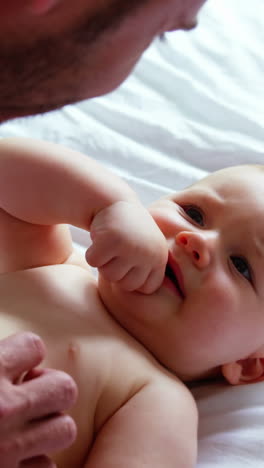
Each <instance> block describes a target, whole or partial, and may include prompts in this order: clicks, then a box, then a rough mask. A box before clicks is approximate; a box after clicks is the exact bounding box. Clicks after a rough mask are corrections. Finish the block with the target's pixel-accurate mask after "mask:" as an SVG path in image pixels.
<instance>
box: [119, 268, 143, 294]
mask: <svg viewBox="0 0 264 468" xmlns="http://www.w3.org/2000/svg"><path fill="white" fill-rule="evenodd" d="M147 277H148V270H146V269H143V268H142V267H133V268H131V269H130V270H129V271H128V272H127V274H126V275H125V276H124V277H123V278H122V279H121V280H120V281H119V282H118V284H119V286H120V287H121V288H122V289H124V290H126V291H135V290H138V289H140V288H141V286H142V285H144V284H145V281H146V278H147Z"/></svg>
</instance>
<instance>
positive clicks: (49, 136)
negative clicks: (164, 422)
mask: <svg viewBox="0 0 264 468" xmlns="http://www.w3.org/2000/svg"><path fill="white" fill-rule="evenodd" d="M199 18H200V21H199V27H198V28H197V29H196V30H193V31H192V32H188V33H186V32H180V31H179V32H173V33H170V34H167V35H166V36H165V38H164V39H163V40H157V41H156V42H155V43H153V45H152V46H151V47H150V48H149V49H148V50H147V51H146V53H145V54H144V56H143V58H142V59H141V61H140V63H139V64H138V65H137V67H136V69H135V70H134V72H133V74H132V75H131V76H130V77H129V79H128V80H127V81H126V82H125V83H124V84H123V85H122V86H121V87H120V88H119V89H118V90H117V91H115V92H113V93H111V94H109V95H107V96H103V97H101V98H97V99H94V100H90V101H84V102H82V103H79V104H76V105H71V106H67V107H65V108H64V109H62V110H60V111H56V112H51V113H49V114H46V115H43V116H37V117H34V118H27V119H19V120H14V121H11V122H8V123H6V124H3V125H2V126H1V127H0V137H4V136H31V137H35V138H43V139H46V140H50V141H55V142H60V143H63V144H65V145H68V146H70V147H72V148H74V149H77V150H80V151H82V152H84V153H87V154H89V155H91V156H92V157H94V158H96V159H97V160H100V161H101V162H102V163H103V164H105V165H106V166H108V167H109V168H110V169H111V170H113V171H115V172H117V173H118V174H119V175H120V176H122V177H124V178H125V179H126V180H127V181H128V182H129V183H130V184H131V185H132V186H133V188H134V189H135V190H136V191H137V192H138V194H139V195H140V197H141V199H142V201H143V203H145V204H148V203H149V202H151V201H152V200H154V199H156V198H157V197H160V196H162V195H163V194H165V193H168V192H169V191H174V190H177V189H180V188H182V187H184V186H186V185H187V184H190V183H191V182H193V181H195V180H197V179H199V178H200V177H201V176H203V175H205V174H207V173H209V172H211V171H214V170H216V169H218V168H221V167H225V166H231V165H235V164H241V163H264V145H263V140H264V138H263V137H264V87H263V76H264V55H263V44H264V27H263V21H264V20H263V18H264V2H263V1H262V0H250V1H248V0H221V1H219V0H209V1H208V2H207V4H206V5H205V7H204V8H203V10H202V12H201V13H200V17H199ZM263 206H264V203H263ZM72 235H73V239H74V241H75V244H76V246H77V247H78V248H80V249H83V250H84V248H85V246H86V245H88V242H89V241H88V237H87V235H86V233H84V232H82V231H80V230H78V229H74V228H73V229H72ZM192 391H193V394H194V396H195V398H196V401H197V404H198V408H199V412H200V425H199V457H198V462H197V467H198V468H208V467H210V468H212V467H215V468H217V467H221V468H230V467H231V466H232V467H233V468H243V467H249V466H252V467H254V468H263V466H264V443H263V439H264V382H263V383H259V384H253V385H249V386H241V387H236V388H232V387H228V386H227V385H225V384H223V383H214V384H210V385H207V384H203V385H199V386H196V387H195V388H194V389H193V390H192Z"/></svg>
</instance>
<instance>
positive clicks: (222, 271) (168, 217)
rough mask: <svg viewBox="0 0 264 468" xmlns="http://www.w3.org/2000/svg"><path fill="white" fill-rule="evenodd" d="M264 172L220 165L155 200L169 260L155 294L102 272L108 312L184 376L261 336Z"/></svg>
mask: <svg viewBox="0 0 264 468" xmlns="http://www.w3.org/2000/svg"><path fill="white" fill-rule="evenodd" d="M263 181H264V172H263V171H260V170H258V169H256V168H251V169H250V170H249V169H248V168H247V169H245V168H244V167H240V168H232V169H227V170H223V171H219V172H218V173H215V174H213V175H211V176H210V177H208V178H206V179H204V180H202V181H201V182H199V183H197V184H194V185H193V186H191V187H189V188H187V189H186V190H184V191H182V192H179V193H176V194H174V195H172V196H169V197H167V198H164V199H162V200H160V201H158V202H156V203H154V204H153V205H152V206H151V208H150V211H151V214H152V216H153V217H154V219H155V221H156V222H157V224H158V226H159V227H160V229H161V231H162V232H163V234H164V236H165V237H166V239H167V243H168V249H169V261H168V266H167V272H166V275H165V278H164V282H163V284H162V286H161V288H160V289H159V290H158V291H156V292H155V293H154V294H152V295H149V296H147V295H143V294H140V293H135V292H134V293H127V292H124V291H122V290H121V289H120V288H119V287H118V285H117V284H110V285H109V284H107V283H106V282H105V281H103V280H102V278H100V283H99V286H100V289H101V294H102V297H103V300H104V301H105V303H106V305H107V307H108V308H109V310H110V311H111V313H112V314H113V315H114V316H115V317H116V318H117V320H118V321H119V322H120V323H121V325H123V326H124V327H125V328H126V329H127V330H128V331H129V332H131V333H132V334H133V335H134V336H135V337H136V338H137V339H138V340H139V341H140V342H142V343H143V345H145V346H146V348H147V349H149V350H150V351H151V352H152V353H153V354H154V355H155V356H156V357H157V359H158V360H159V361H160V362H161V363H162V364H164V365H165V366H166V367H168V368H170V369H171V370H173V371H175V372H176V374H177V375H178V376H179V377H181V378H182V379H187V380H188V379H194V378H199V377H201V376H205V375H206V374H207V373H208V372H211V371H217V369H219V367H220V366H221V365H223V364H226V363H231V362H235V361H236V360H239V359H242V358H246V357H248V356H249V355H250V354H252V353H253V352H255V351H256V350H258V349H259V348H260V347H261V346H262V345H263V336H264V286H263V285H264V259H263V256H264V215H263V200H264V189H263V186H264V184H263Z"/></svg>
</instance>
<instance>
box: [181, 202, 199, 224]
mask: <svg viewBox="0 0 264 468" xmlns="http://www.w3.org/2000/svg"><path fill="white" fill-rule="evenodd" d="M182 209H183V210H184V211H185V213H186V214H187V216H189V218H191V219H192V220H193V221H194V222H195V223H196V224H199V226H204V216H203V213H202V212H201V210H200V209H199V208H197V207H196V206H191V205H189V206H183V207H182Z"/></svg>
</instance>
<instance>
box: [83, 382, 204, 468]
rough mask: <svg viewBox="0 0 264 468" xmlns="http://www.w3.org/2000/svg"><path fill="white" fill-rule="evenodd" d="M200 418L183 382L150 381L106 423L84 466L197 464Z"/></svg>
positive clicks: (188, 467)
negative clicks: (198, 421) (164, 382)
mask: <svg viewBox="0 0 264 468" xmlns="http://www.w3.org/2000/svg"><path fill="white" fill-rule="evenodd" d="M197 420H198V418H197V409H196V406H195V403H194V400H193V398H192V396H191V394H190V393H189V391H188V390H187V388H185V387H184V386H183V384H182V383H179V384H178V385H177V384H173V385H172V384H171V383H169V384H165V385H164V384H163V383H158V382H156V383H150V384H148V385H146V386H144V387H143V388H142V389H141V390H140V391H139V392H138V393H136V394H135V395H134V396H133V397H132V398H131V399H130V400H129V401H128V402H127V403H126V404H125V405H124V406H122V407H121V408H120V409H119V410H118V411H117V412H116V413H115V414H114V415H113V416H112V417H111V418H110V419H109V420H108V421H107V422H106V423H105V425H104V426H103V427H102V428H101V430H100V431H99V433H98V435H97V437H96V439H95V443H94V445H93V448H92V450H91V452H90V454H89V456H88V459H87V463H86V464H85V465H84V468H193V467H194V466H195V463H196V453H197Z"/></svg>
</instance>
